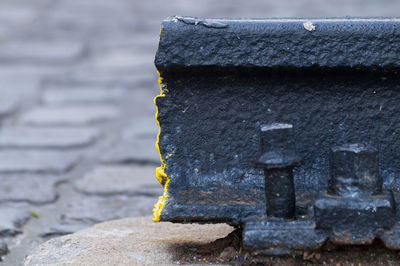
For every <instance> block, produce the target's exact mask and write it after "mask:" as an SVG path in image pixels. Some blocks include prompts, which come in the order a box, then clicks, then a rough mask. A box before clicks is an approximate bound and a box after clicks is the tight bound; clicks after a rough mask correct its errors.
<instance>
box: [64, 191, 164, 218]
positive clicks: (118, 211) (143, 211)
mask: <svg viewBox="0 0 400 266" xmlns="http://www.w3.org/2000/svg"><path fill="white" fill-rule="evenodd" d="M155 202H156V199H155V198H154V197H126V196H113V197H100V196H91V197H88V198H85V200H82V201H72V202H71V203H70V204H69V205H68V207H67V209H66V210H64V213H63V215H62V217H61V218H62V221H63V222H65V223H72V224H76V223H77V222H80V223H86V224H93V223H98V222H102V221H107V220H112V219H119V218H123V217H132V216H142V215H151V214H152V209H153V205H154V204H155Z"/></svg>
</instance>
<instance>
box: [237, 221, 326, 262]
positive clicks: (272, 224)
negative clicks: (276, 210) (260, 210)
mask: <svg viewBox="0 0 400 266" xmlns="http://www.w3.org/2000/svg"><path fill="white" fill-rule="evenodd" d="M253 219H254V220H250V221H246V222H245V223H244V230H243V238H242V239H243V240H242V241H243V245H244V247H245V248H246V249H248V250H252V251H255V253H256V254H260V255H286V254H294V253H296V252H299V251H301V250H314V249H318V248H320V247H321V246H322V245H323V244H324V243H325V241H326V239H327V234H326V232H325V231H323V230H319V229H316V226H315V222H314V221H312V220H309V219H301V220H283V219H279V220H272V219H270V218H268V219H267V217H266V216H264V217H260V218H253Z"/></svg>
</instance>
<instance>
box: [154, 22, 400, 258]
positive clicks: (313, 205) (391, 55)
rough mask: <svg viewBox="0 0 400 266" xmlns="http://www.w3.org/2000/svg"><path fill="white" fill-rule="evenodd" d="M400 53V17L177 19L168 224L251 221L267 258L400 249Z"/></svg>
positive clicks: (169, 31) (165, 70)
mask: <svg viewBox="0 0 400 266" xmlns="http://www.w3.org/2000/svg"><path fill="white" fill-rule="evenodd" d="M399 43H400V20H399V19H394V18H385V19H319V20H317V19H314V20H306V19H305V20H301V19H292V20H291V19H266V20H262V19H261V20H233V19H231V20H230V19H226V20H223V19H196V18H188V17H172V18H170V19H168V20H166V21H165V22H164V23H163V25H162V30H161V36H160V44H159V49H158V51H157V55H156V60H155V63H156V66H157V69H158V71H159V72H160V76H161V79H160V80H161V95H160V96H159V97H157V98H156V100H155V102H156V105H157V107H158V116H157V118H158V122H159V124H160V129H161V131H160V135H159V142H158V146H159V150H160V154H161V158H162V166H161V168H160V169H159V172H160V173H162V174H160V175H162V184H163V185H164V186H165V190H166V192H165V194H164V197H161V199H160V202H159V204H158V207H157V208H156V210H157V213H156V220H160V221H172V222H212V223H217V222H227V223H229V224H232V225H235V226H238V225H241V226H243V227H244V233H243V242H244V245H245V247H247V248H248V249H250V250H253V251H257V252H261V253H265V254H285V253H290V252H294V251H296V250H301V249H314V248H318V247H320V246H321V245H322V244H323V243H325V242H326V241H331V242H334V243H340V244H359V243H370V242H372V241H373V239H375V238H380V239H382V240H383V241H384V243H385V244H386V245H387V246H388V247H390V248H394V249H400V230H399V229H398V224H399V222H400V216H399V208H398V205H399V200H400V193H399V191H400V182H399V180H398V178H397V177H398V176H399V175H400V152H399V150H400V138H399V135H400V116H397V115H396V114H397V112H398V109H399V107H398V103H399V102H400V76H399V74H398V73H399V70H400V45H399ZM277 122H278V123H280V124H277ZM260 129H261V130H260ZM260 142H261V144H260ZM348 143H359V144H350V145H349V144H348ZM335 147H336V148H335ZM373 147H376V148H379V156H378V150H377V149H376V148H373ZM299 158H301V159H302V160H301V163H300V160H299Z"/></svg>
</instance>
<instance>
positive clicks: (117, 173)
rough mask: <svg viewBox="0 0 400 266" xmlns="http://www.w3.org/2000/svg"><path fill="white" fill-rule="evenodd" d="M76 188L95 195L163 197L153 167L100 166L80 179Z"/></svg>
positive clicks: (76, 183)
mask: <svg viewBox="0 0 400 266" xmlns="http://www.w3.org/2000/svg"><path fill="white" fill-rule="evenodd" d="M75 187H76V188H77V189H78V190H79V191H81V192H83V193H87V194H94V195H117V194H124V195H147V196H160V195H162V188H161V186H160V184H158V181H157V180H156V179H155V167H151V166H100V167H97V168H95V169H94V170H93V171H91V172H89V173H87V174H86V175H85V176H84V177H83V178H82V179H78V180H77V181H76V182H75Z"/></svg>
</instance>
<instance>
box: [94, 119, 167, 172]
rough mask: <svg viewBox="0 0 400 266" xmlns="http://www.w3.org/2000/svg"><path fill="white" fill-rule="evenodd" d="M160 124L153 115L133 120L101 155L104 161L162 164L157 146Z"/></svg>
mask: <svg viewBox="0 0 400 266" xmlns="http://www.w3.org/2000/svg"><path fill="white" fill-rule="evenodd" d="M157 133H158V126H157V123H156V121H155V119H154V117H151V116H145V117H140V118H137V119H136V120H135V122H132V123H131V124H130V125H129V126H128V127H127V128H126V129H125V130H124V131H123V132H122V134H121V136H120V137H119V138H118V139H117V140H116V141H115V142H114V143H112V144H111V145H109V147H106V149H105V151H104V152H103V153H102V155H101V157H100V158H101V161H102V162H103V163H117V164H125V163H149V164H153V165H159V164H160V157H159V155H158V152H157V149H156V147H155V143H156V139H157Z"/></svg>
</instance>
